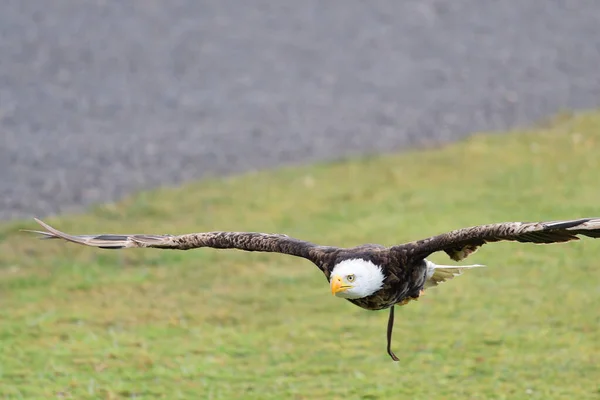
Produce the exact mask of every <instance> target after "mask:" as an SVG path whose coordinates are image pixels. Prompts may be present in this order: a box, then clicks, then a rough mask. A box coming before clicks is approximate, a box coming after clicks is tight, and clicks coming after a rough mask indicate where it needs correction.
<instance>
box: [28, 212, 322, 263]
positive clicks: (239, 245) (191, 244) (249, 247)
mask: <svg viewBox="0 0 600 400" xmlns="http://www.w3.org/2000/svg"><path fill="white" fill-rule="evenodd" d="M35 221H36V222H37V223H39V224H40V225H41V226H42V227H44V228H45V229H46V232H43V231H30V232H35V233H39V234H41V235H43V238H44V239H57V238H60V239H64V240H67V241H69V242H73V243H78V244H82V245H85V246H92V247H99V248H103V249H122V248H134V247H150V248H159V249H174V250H189V249H196V248H201V247H211V248H215V249H238V250H245V251H263V252H276V253H285V254H289V255H294V256H298V257H305V258H308V259H311V260H312V259H313V258H314V257H315V255H316V253H318V252H319V251H320V250H323V251H325V250H326V249H327V248H326V247H322V246H317V245H315V244H313V243H310V242H305V241H302V240H298V239H294V238H291V237H289V236H286V235H280V234H266V233H257V232H202V233H189V234H184V235H179V236H174V235H141V234H135V235H133V234H132V235H113V234H101V235H69V234H67V233H64V232H61V231H59V230H57V229H55V228H53V227H51V226H50V225H48V224H46V223H45V222H42V221H40V220H39V219H37V218H36V219H35Z"/></svg>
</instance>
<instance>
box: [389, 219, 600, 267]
mask: <svg viewBox="0 0 600 400" xmlns="http://www.w3.org/2000/svg"><path fill="white" fill-rule="evenodd" d="M580 235H581V236H587V237H591V238H598V237H600V218H581V219H576V220H565V221H550V222H504V223H498V224H489V225H479V226H473V227H470V228H463V229H457V230H454V231H451V232H448V233H443V234H441V235H437V236H432V237H430V238H427V239H423V240H419V241H416V242H411V243H407V244H404V245H399V246H394V247H392V249H393V250H396V251H404V252H407V251H408V252H410V253H411V254H413V255H414V256H415V257H420V258H425V257H427V256H428V255H429V254H431V253H434V252H437V251H444V252H446V253H447V254H448V255H449V256H450V258H452V259H453V260H455V261H460V260H462V259H464V258H466V257H468V256H469V255H470V254H472V253H474V252H475V251H477V249H478V248H479V247H480V246H483V245H484V244H486V243H490V242H499V241H517V242H521V243H535V244H550V243H562V242H568V241H571V240H579V237H578V236H580Z"/></svg>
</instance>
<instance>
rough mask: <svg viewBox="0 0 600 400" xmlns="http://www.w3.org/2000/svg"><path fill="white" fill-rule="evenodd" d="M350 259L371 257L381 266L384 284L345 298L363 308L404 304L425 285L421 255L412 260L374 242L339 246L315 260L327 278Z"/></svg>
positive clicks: (416, 295) (370, 259) (370, 308)
mask: <svg viewBox="0 0 600 400" xmlns="http://www.w3.org/2000/svg"><path fill="white" fill-rule="evenodd" d="M350 259H363V260H366V261H371V262H372V263H373V264H375V265H378V266H380V267H381V270H382V272H383V275H384V277H385V279H384V282H383V288H382V289H380V290H379V291H377V292H375V293H374V294H372V295H371V296H367V297H363V298H360V299H346V300H348V301H349V302H351V303H353V304H355V305H357V306H359V307H361V308H364V309H366V310H383V309H386V308H389V307H391V306H393V305H395V304H403V303H405V302H406V301H407V300H411V299H415V298H417V297H419V294H420V292H421V290H423V287H424V286H425V279H426V273H427V266H426V264H425V261H424V260H423V259H419V260H416V261H415V260H412V259H411V257H408V256H407V254H406V253H397V252H396V253H394V252H391V251H390V250H389V248H387V247H384V246H381V245H377V244H367V245H362V246H358V247H354V248H349V249H338V250H336V251H332V252H331V254H329V256H328V257H323V258H321V259H320V260H319V261H318V262H317V263H316V264H317V266H318V267H319V268H320V269H321V270H322V271H323V273H324V274H325V276H326V277H327V280H328V281H329V280H330V278H331V271H332V270H333V268H334V267H335V266H336V265H337V264H339V263H340V262H342V261H344V260H350ZM319 262H320V263H321V264H320V265H319Z"/></svg>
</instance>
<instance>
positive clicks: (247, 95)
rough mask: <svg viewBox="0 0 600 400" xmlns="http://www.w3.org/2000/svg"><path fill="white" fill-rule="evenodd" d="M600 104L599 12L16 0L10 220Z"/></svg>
mask: <svg viewBox="0 0 600 400" xmlns="http://www.w3.org/2000/svg"><path fill="white" fill-rule="evenodd" d="M598 105H600V1H598V0H587V1H584V0H582V1H567V0H564V1H559V0H528V1H522V0H512V1H509V0H506V1H491V0H452V1H447V0H403V1H398V0H380V1H358V0H344V1H341V0H340V1H328V2H325V1H318V0H303V1H290V0H272V1H260V0H237V1H231V0H219V1H199V0H176V1H169V2H165V1H156V0H145V1H137V2H135V1H131V2H128V1H120V0H105V1H100V0H97V1H91V0H83V1H82V0H52V1H47V0H3V1H2V2H0V219H9V218H16V217H30V216H32V215H38V216H44V215H47V214H51V213H57V212H65V211H72V210H76V209H78V208H80V207H82V206H85V205H88V204H92V203H96V202H102V201H107V200H112V199H116V198H119V197H121V196H123V195H125V194H127V193H130V192H131V191H134V190H138V189H141V188H148V187H154V186H156V185H160V184H176V183H179V182H182V181H185V180H190V179H196V178H200V177H203V176H206V175H207V174H210V175H212V174H225V173H236V172H239V171H245V170H249V169H255V168H265V167H271V166H276V165H280V164H285V163H300V162H309V161H313V160H322V159H329V158H337V157H340V156H346V155H349V154H357V153H372V152H381V151H389V150H397V149H405V148H407V147H409V146H415V145H419V144H420V143H422V142H423V141H440V140H442V141H446V140H453V139H455V138H459V137H461V136H463V135H466V134H469V133H471V132H473V131H477V130H483V129H486V130H487V129H501V128H505V127H510V126H515V125H521V124H524V123H530V122H533V121H535V120H537V119H539V118H542V117H544V116H547V115H549V114H552V113H554V112H556V111H558V110H560V109H563V108H570V109H572V108H575V109H580V108H590V107H597V106H598Z"/></svg>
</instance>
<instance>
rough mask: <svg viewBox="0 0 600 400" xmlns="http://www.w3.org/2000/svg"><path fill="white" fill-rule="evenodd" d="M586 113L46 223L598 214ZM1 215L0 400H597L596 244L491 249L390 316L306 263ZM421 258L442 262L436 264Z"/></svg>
mask: <svg viewBox="0 0 600 400" xmlns="http://www.w3.org/2000/svg"><path fill="white" fill-rule="evenodd" d="M599 141H600V114H587V115H581V116H578V117H576V118H574V119H566V120H562V121H559V122H556V123H554V124H553V125H552V127H550V128H544V129H542V130H539V131H536V132H518V133H515V134H510V135H498V136H475V137H473V138H471V139H469V140H467V141H465V142H463V143H459V144H456V145H452V146H449V147H446V148H444V149H441V150H431V151H421V152H414V153H410V154H404V155H393V156H386V157H381V158H367V159H362V160H358V161H356V160H354V161H348V162H339V163H332V164H326V165H317V166H309V167H302V168H289V169H283V170H278V171H272V172H262V173H256V174H250V175H246V176H242V177H236V178H232V179H228V180H224V181H216V180H215V181H209V182H201V183H197V184H192V185H188V186H185V187H182V188H177V189H166V190H161V191H155V192H151V193H143V194H139V195H136V196H133V197H131V198H129V199H127V200H125V201H123V202H121V203H119V204H116V205H107V206H102V207H98V208H95V209H93V210H91V211H90V212H88V213H86V214H84V215H72V216H65V217H61V218H59V219H50V220H49V222H51V223H54V224H56V226H57V227H58V228H59V229H63V230H66V231H68V232H75V233H96V232H124V231H127V232H146V233H166V232H168V233H183V232H191V231H202V230H258V231H280V232H285V233H287V234H289V235H292V236H297V237H300V238H304V239H308V240H312V241H316V242H322V243H324V244H332V245H346V246H351V245H355V244H359V243H363V242H379V243H383V244H394V243H398V242H402V241H408V240H413V239H417V238H421V237H424V236H428V235H431V234H436V233H439V232H443V231H446V230H449V229H453V228H457V227H462V226H465V225H474V224H480V223H488V222H493V221H504V220H537V219H542V220H546V219H560V218H571V217H581V216H590V215H591V216H594V215H598V214H600V211H599V198H600V196H599V194H600V185H599V181H600V178H599V175H598V174H599V172H598V171H600V168H599V167H600V143H599ZM33 226H34V224H32V223H30V222H22V223H18V224H14V223H13V224H11V225H6V224H5V225H3V226H0V240H1V242H0V296H1V298H0V300H1V304H2V307H1V308H0V318H1V320H2V323H1V325H0V339H1V341H0V346H1V348H0V382H1V383H2V384H0V394H1V395H3V396H4V397H5V398H27V399H34V398H55V397H60V396H62V398H77V399H81V398H109V399H110V398H115V399H116V398H134V397H135V398H143V399H150V398H168V399H177V398H212V399H234V398H245V399H254V398H256V399H281V398H294V399H337V398H340V399H342V398H343V399H389V398H410V399H432V400H435V399H449V398H457V399H458V398H460V399H520V398H527V399H598V398H600V384H599V383H598V382H600V367H599V364H600V346H599V343H600V333H599V330H598V326H599V324H600V311H599V308H598V304H600V266H599V265H598V261H597V259H598V257H597V255H598V254H599V252H600V241H598V242H595V241H592V240H586V241H581V242H577V243H570V244H566V245H556V246H534V245H519V244H511V243H500V244H493V245H488V246H486V247H485V248H484V249H483V250H482V251H480V252H479V253H477V254H476V255H474V256H473V257H472V258H471V259H470V260H467V261H471V262H479V263H485V264H487V265H489V266H490V268H487V269H480V270H475V271H471V272H470V273H469V274H466V275H465V276H463V277H461V278H459V279H456V280H454V281H453V282H451V283H449V284H447V285H443V286H442V287H440V288H437V289H434V290H431V291H429V294H428V295H427V296H425V298H424V299H423V300H421V301H419V302H413V303H411V304H410V305H408V306H406V307H403V308H401V309H399V310H398V312H397V322H396V335H395V343H394V348H395V350H396V353H397V354H398V355H399V356H400V358H401V359H402V361H401V362H399V363H393V362H392V361H391V360H390V359H389V358H388V356H387V355H386V353H385V324H386V319H387V312H369V311H363V310H361V309H359V308H357V307H355V306H353V305H351V304H349V303H347V302H345V301H342V300H340V299H336V298H333V297H332V296H331V295H330V294H329V292H328V286H327V283H326V280H325V279H324V278H323V277H322V276H321V274H320V272H319V271H318V270H317V269H316V268H315V267H314V266H312V265H311V264H310V263H309V262H307V261H305V260H301V259H295V258H293V257H285V256H281V255H276V254H255V253H243V252H235V251H215V250H197V251H190V252H169V251H160V250H146V251H135V250H130V251H122V252H110V251H103V250H94V249H88V248H83V247H78V246H75V245H71V244H66V243H59V242H38V241H36V240H33V239H32V238H31V237H23V236H22V234H19V233H17V228H21V227H29V228H31V227H33ZM434 260H437V261H444V262H446V261H447V259H446V258H445V257H442V256H441V255H436V256H435V257H434Z"/></svg>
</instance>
